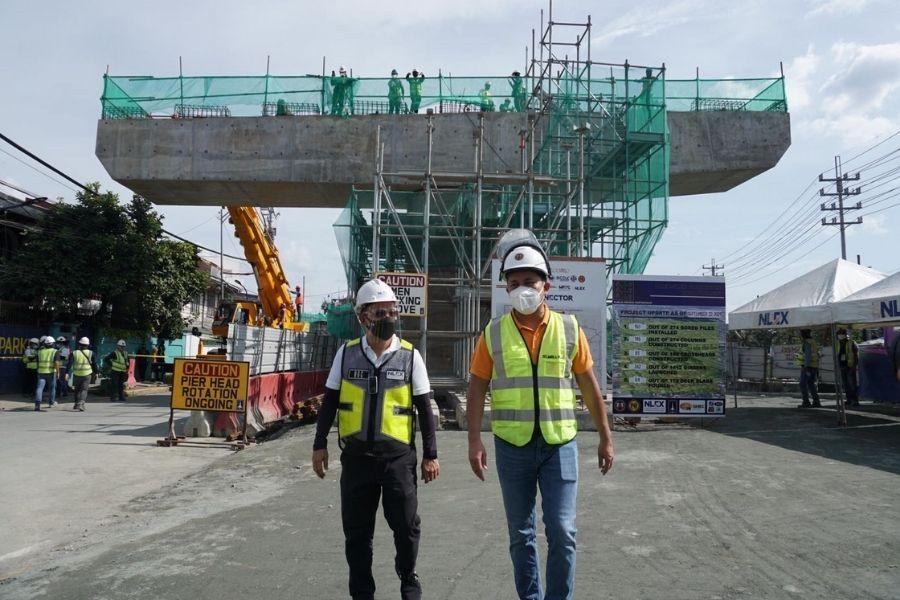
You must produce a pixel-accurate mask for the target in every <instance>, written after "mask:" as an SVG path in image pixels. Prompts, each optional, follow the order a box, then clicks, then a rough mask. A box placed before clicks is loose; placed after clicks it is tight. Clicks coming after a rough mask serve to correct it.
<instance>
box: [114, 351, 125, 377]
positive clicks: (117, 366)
mask: <svg viewBox="0 0 900 600" xmlns="http://www.w3.org/2000/svg"><path fill="white" fill-rule="evenodd" d="M110 367H111V368H112V370H113V371H116V372H118V373H124V372H125V371H126V370H127V369H128V353H127V352H119V351H118V350H116V353H115V356H114V357H113V359H112V360H111V361H110Z"/></svg>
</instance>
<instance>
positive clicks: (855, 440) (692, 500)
mask: <svg viewBox="0 0 900 600" xmlns="http://www.w3.org/2000/svg"><path fill="white" fill-rule="evenodd" d="M795 404H796V401H795V400H788V399H778V398H769V399H762V400H750V399H741V408H739V409H737V410H733V411H731V412H730V414H729V416H728V418H727V419H725V420H722V421H717V422H709V421H706V422H705V423H704V427H703V428H701V427H699V424H698V425H697V426H685V425H678V424H676V425H667V426H656V425H640V426H638V428H637V429H635V430H622V431H617V433H616V438H615V441H616V449H617V455H618V456H617V463H616V467H615V469H614V471H613V472H612V473H611V474H610V475H608V476H606V477H600V475H599V474H598V473H597V472H596V471H595V469H594V465H595V464H596V447H595V439H596V438H595V434H587V433H586V434H582V436H581V437H580V438H579V442H580V444H581V458H582V473H581V484H580V493H579V517H578V519H579V521H578V525H579V555H578V560H579V565H578V574H577V593H576V597H578V598H614V599H628V598H648V599H655V598H666V599H673V600H677V599H686V600H687V599H690V600H694V599H698V598H710V599H713V598H718V599H731V598H741V599H743V598H897V597H898V596H900V591H898V590H900V519H898V517H897V514H898V511H897V508H898V502H900V494H898V492H900V423H898V422H897V421H896V420H880V419H877V418H874V417H873V416H871V415H870V416H863V415H853V414H851V416H850V427H849V428H847V429H843V430H842V429H837V428H836V427H835V426H834V422H835V419H834V414H833V413H832V412H829V411H827V410H823V411H810V412H802V413H801V412H800V411H798V410H796V409H794V408H792V407H793V406H794V405H795ZM127 408H131V407H116V409H117V410H119V409H121V410H123V411H124V410H125V409H127ZM8 416H9V415H3V417H4V418H5V417H8ZM37 416H41V415H36V416H35V417H37ZM17 417H18V416H17ZM311 436H312V432H311V429H310V428H308V427H305V428H299V429H295V430H292V431H290V432H289V433H287V434H285V435H283V436H281V437H280V438H278V439H276V440H273V441H270V442H267V443H265V444H262V445H260V446H257V447H254V448H251V449H249V450H246V451H243V452H240V453H237V454H232V455H228V456H225V457H222V458H220V459H219V460H216V461H215V462H213V463H211V464H209V465H207V466H206V467H204V468H202V469H200V470H198V472H196V473H194V474H193V475H189V476H187V477H185V478H183V479H180V480H178V481H177V482H173V481H174V478H170V479H168V480H167V481H159V482H158V484H159V485H158V486H157V487H158V489H157V490H155V491H153V492H150V493H147V494H144V495H142V496H139V497H137V498H135V499H133V500H131V501H129V502H127V503H126V504H124V505H123V504H119V505H118V506H117V508H116V514H117V515H118V516H117V517H110V518H109V519H107V520H106V522H105V525H104V527H102V528H96V529H91V530H90V531H89V532H88V533H87V535H86V537H83V538H79V539H77V540H75V541H74V542H70V543H67V544H61V545H58V546H57V547H55V548H54V549H53V550H52V551H50V552H45V553H44V554H43V555H42V557H41V560H40V561H36V562H32V563H31V566H30V567H29V568H28V569H27V570H23V571H22V572H20V573H18V574H16V575H15V576H14V577H13V578H9V579H7V580H6V581H5V582H4V583H3V584H2V585H0V596H2V597H4V598H10V599H19V598H52V599H54V600H56V599H61V600H64V599H76V598H78V599H81V598H92V599H96V600H102V599H125V598H166V599H168V598H194V599H197V600H200V599H206V598H239V597H250V596H252V597H260V598H271V599H276V600H277V599H287V598H312V599H332V598H342V597H345V590H346V587H345V577H346V566H345V564H344V561H343V549H342V536H341V529H340V514H339V506H338V484H337V478H338V476H339V472H340V471H339V463H338V461H337V460H333V461H332V471H331V472H330V473H329V476H328V477H327V478H326V479H325V480H324V481H319V480H317V479H315V477H314V475H313V474H312V472H311V470H310V466H309V454H310V446H311ZM465 447H466V444H465V433H463V432H450V431H447V432H442V433H440V434H439V451H440V453H441V464H442V476H441V479H440V480H438V481H437V482H435V483H433V484H429V485H427V486H421V487H420V506H421V514H422V520H423V540H422V548H421V553H420V565H419V572H420V575H421V577H422V580H423V584H424V586H425V598H448V599H449V598H453V599H466V600H468V599H473V600H474V599H479V600H480V599H483V598H491V599H493V598H496V599H512V598H515V593H514V590H513V586H512V582H511V576H510V571H511V569H510V565H509V559H508V557H507V553H506V534H505V524H504V521H503V511H502V507H501V504H500V497H499V488H498V485H497V481H496V476H495V471H494V470H493V469H491V471H490V477H489V479H488V481H487V482H486V483H481V482H479V481H477V480H476V479H475V478H474V476H472V475H471V473H470V471H469V468H468V465H467V464H466V460H465ZM120 450H121V448H120V447H118V446H116V447H115V448H108V452H109V453H110V454H113V453H115V452H118V451H120ZM145 451H146V452H147V453H148V454H150V455H152V456H153V457H154V458H159V459H160V460H173V459H172V456H173V455H174V456H181V457H184V459H185V460H199V461H202V460H203V459H197V458H195V456H196V454H195V453H197V452H203V451H202V450H198V449H195V448H160V449H156V448H152V449H151V448H149V447H146V448H145ZM4 452H5V453H8V452H9V450H8V447H7V448H6V449H5V450H4ZM491 454H493V453H491ZM334 458H336V457H333V459H334ZM6 462H7V461H6V460H4V463H6ZM41 464H45V465H46V464H48V463H47V462H44V463H41ZM491 467H493V462H491ZM104 468H105V467H104ZM112 470H116V469H115V468H114V469H112ZM150 478H152V477H148V479H150ZM5 487H6V486H4V488H5ZM93 502H103V503H106V504H111V502H104V499H103V497H102V496H100V497H95V498H94V499H93ZM60 503H61V502H60ZM4 504H8V503H4ZM32 518H34V517H32ZM15 524H16V525H19V522H18V520H17V521H16V522H15ZM3 530H4V531H9V527H4V528H3ZM375 544H376V579H377V581H378V584H379V594H380V596H379V597H380V598H396V597H397V595H398V594H397V584H396V577H395V575H394V574H393V569H392V550H391V542H390V535H389V530H388V528H387V526H386V525H385V523H384V522H383V520H382V519H380V520H379V525H378V529H377V534H376V542H375Z"/></svg>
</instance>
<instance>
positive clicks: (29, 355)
mask: <svg viewBox="0 0 900 600" xmlns="http://www.w3.org/2000/svg"><path fill="white" fill-rule="evenodd" d="M22 362H23V363H25V368H26V369H30V370H32V371H34V370H36V369H37V351H36V350H35V349H34V348H28V349H27V350H25V356H23V357H22Z"/></svg>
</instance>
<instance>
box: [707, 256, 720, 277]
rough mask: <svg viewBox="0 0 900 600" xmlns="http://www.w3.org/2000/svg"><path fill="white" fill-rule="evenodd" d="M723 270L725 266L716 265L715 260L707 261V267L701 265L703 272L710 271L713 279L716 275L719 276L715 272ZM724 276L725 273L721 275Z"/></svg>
mask: <svg viewBox="0 0 900 600" xmlns="http://www.w3.org/2000/svg"><path fill="white" fill-rule="evenodd" d="M724 268H725V265H717V264H716V259H714V258H711V259H709V266H707V265H703V270H704V271H710V275H711V276H713V277H715V276H716V275H718V274H719V273H717V271H721V270H722V269H724ZM724 274H725V273H722V275H724Z"/></svg>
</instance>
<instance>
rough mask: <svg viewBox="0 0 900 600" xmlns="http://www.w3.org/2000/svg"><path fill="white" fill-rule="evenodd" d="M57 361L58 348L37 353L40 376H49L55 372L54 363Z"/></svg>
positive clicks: (44, 349) (41, 350)
mask: <svg viewBox="0 0 900 600" xmlns="http://www.w3.org/2000/svg"><path fill="white" fill-rule="evenodd" d="M55 360H56V348H41V349H40V350H38V353H37V372H38V375H49V374H50V373H52V372H53V371H54V369H53V362H54V361H55Z"/></svg>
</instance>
